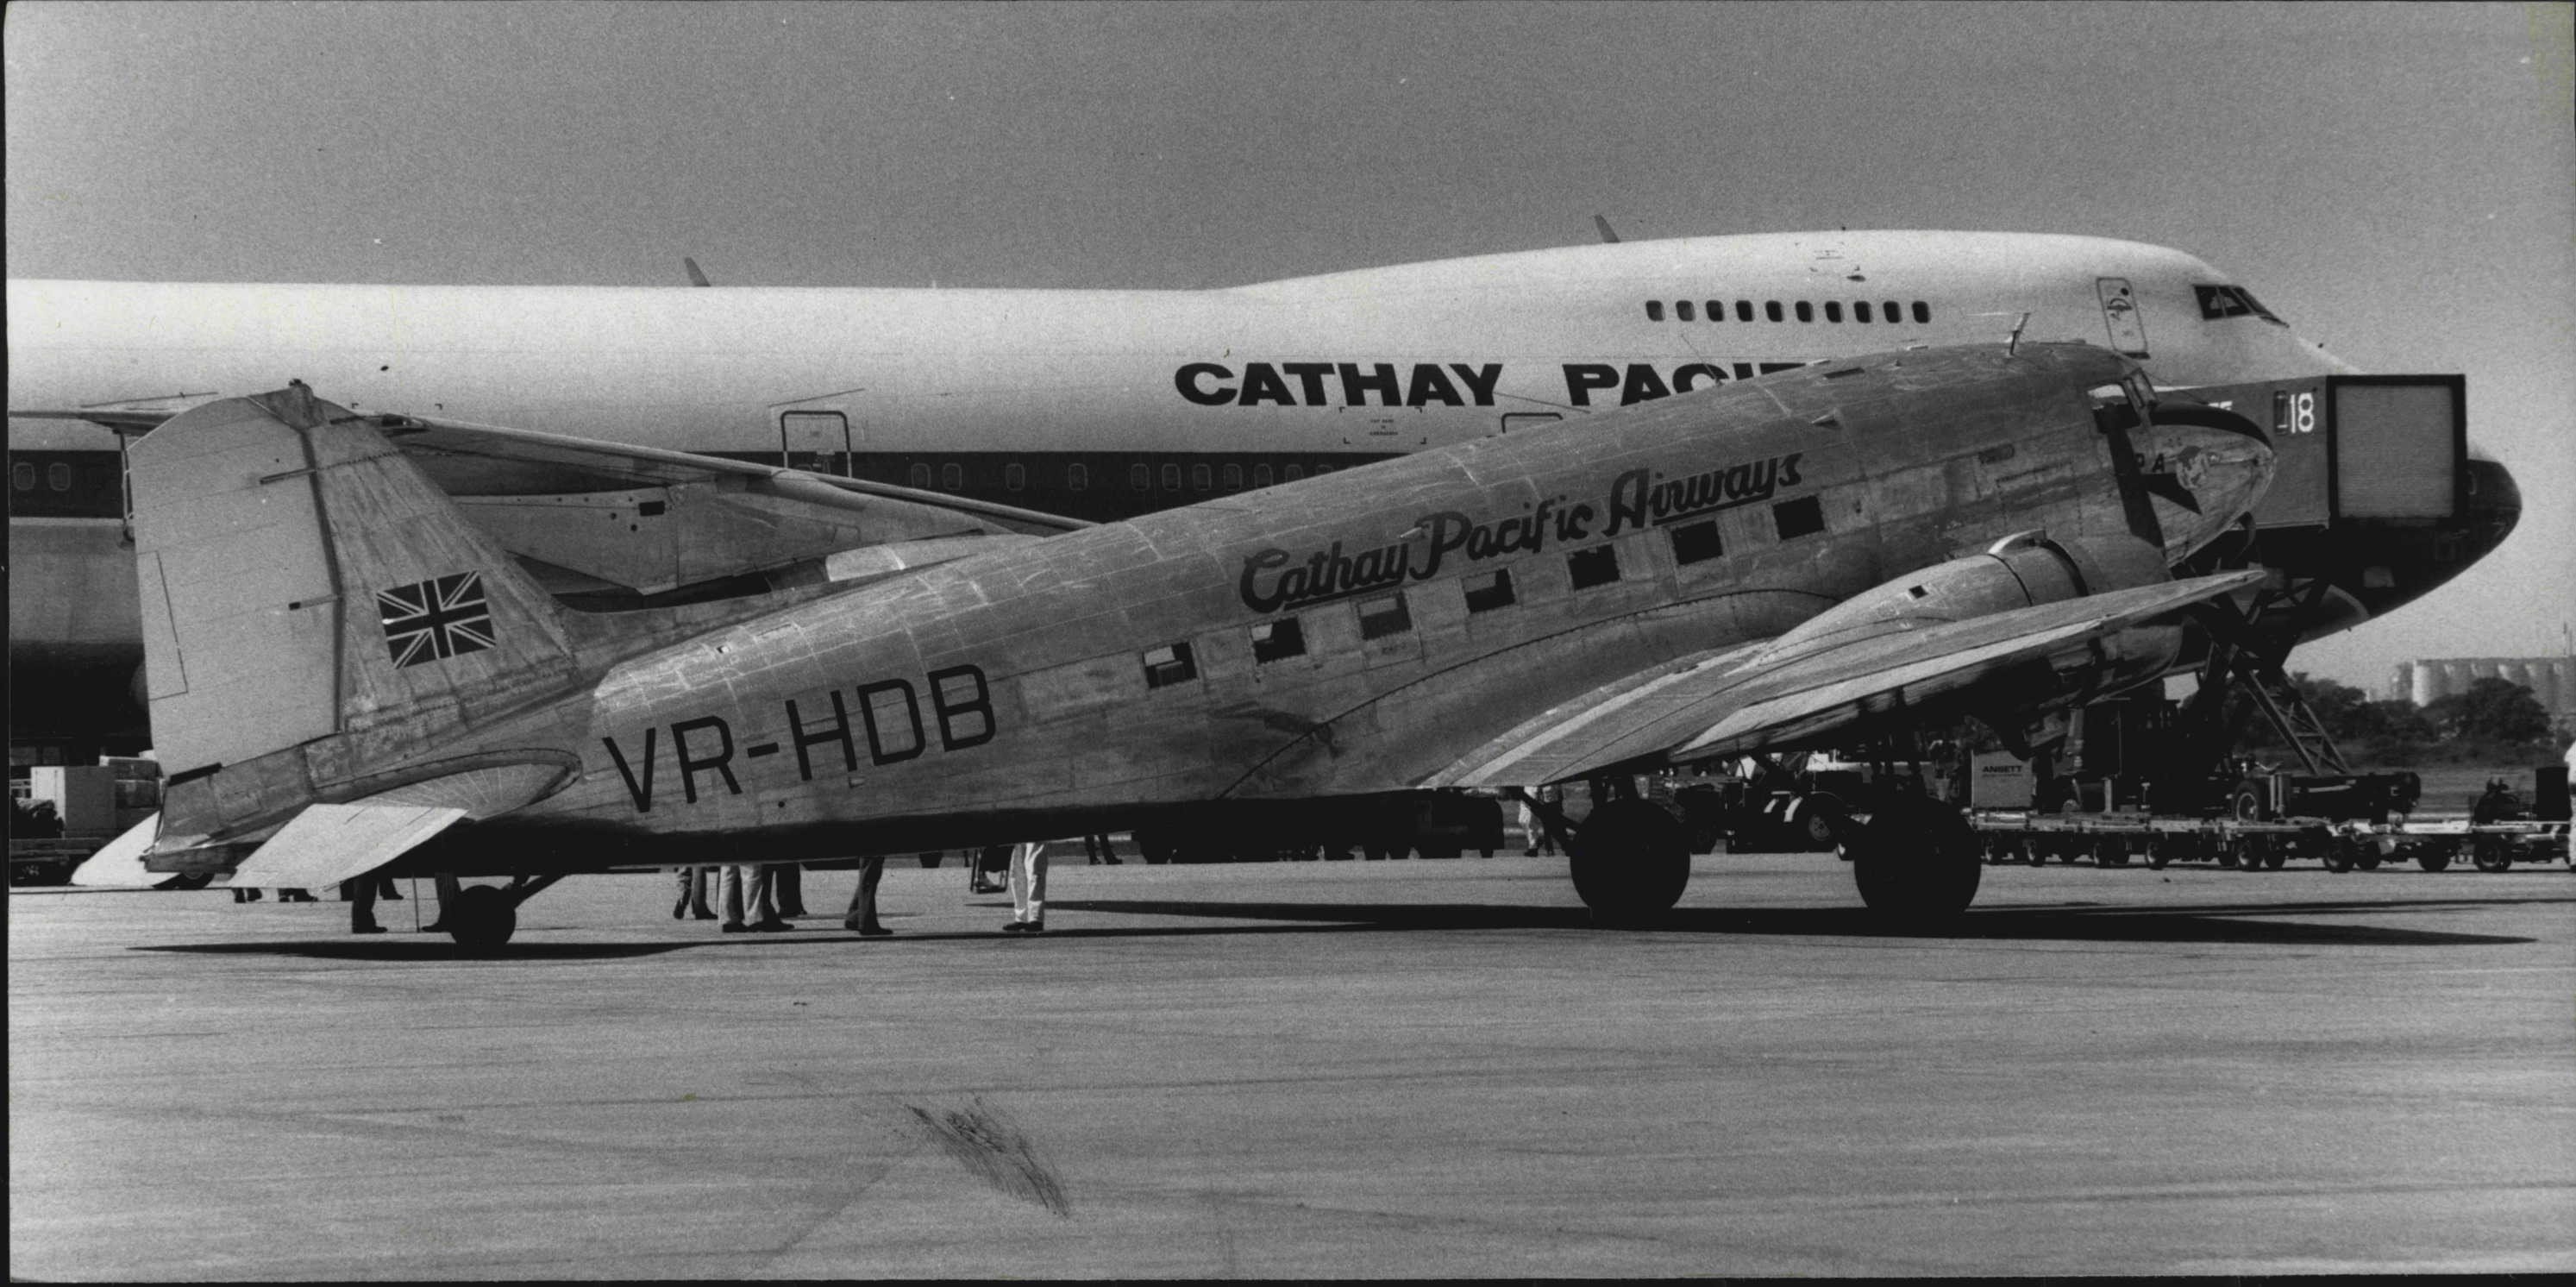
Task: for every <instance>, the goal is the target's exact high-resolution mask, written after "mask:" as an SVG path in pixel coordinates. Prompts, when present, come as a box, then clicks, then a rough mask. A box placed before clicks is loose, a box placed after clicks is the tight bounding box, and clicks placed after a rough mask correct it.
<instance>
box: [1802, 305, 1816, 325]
mask: <svg viewBox="0 0 2576 1287" xmlns="http://www.w3.org/2000/svg"><path fill="white" fill-rule="evenodd" d="M1798 320H1799V321H1801V322H1812V321H1814V320H1816V306H1815V305H1813V304H1810V303H1808V302H1807V301H1805V300H1803V299H1802V300H1799V301H1798Z"/></svg>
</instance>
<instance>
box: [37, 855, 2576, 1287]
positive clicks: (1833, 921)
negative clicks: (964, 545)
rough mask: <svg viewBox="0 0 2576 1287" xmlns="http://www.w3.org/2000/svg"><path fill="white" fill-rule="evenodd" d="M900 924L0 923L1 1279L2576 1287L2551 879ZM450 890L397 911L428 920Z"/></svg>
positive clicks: (2572, 889) (174, 906)
mask: <svg viewBox="0 0 2576 1287" xmlns="http://www.w3.org/2000/svg"><path fill="white" fill-rule="evenodd" d="M1080 864H1081V860H1080V858H1079V856H1076V857H1075V858H1074V859H1072V860H1071V861H1070V862H1068V861H1066V860H1064V859H1062V858H1059V859H1058V860H1057V862H1056V867H1055V871H1054V873H1053V877H1052V882H1051V883H1052V886H1053V888H1052V889H1051V890H1050V891H1049V892H1050V893H1052V894H1053V895H1054V896H1055V897H1054V900H1053V902H1052V903H1051V905H1050V907H1049V911H1048V917H1047V925H1048V930H1047V933H1046V934H1045V935H1044V936H1043V937H1042V938H1038V939H1034V940H1022V939H1018V938H1011V937H1004V936H1002V935H1000V934H998V933H996V932H995V931H997V930H998V929H999V927H1000V926H1001V924H1002V922H1003V920H1004V919H1005V918H1006V916H1007V908H1008V902H1009V900H1008V899H1007V898H1005V897H996V896H989V895H986V896H972V897H970V896H969V895H968V894H967V893H966V891H965V880H966V878H965V874H964V873H963V872H962V871H960V870H958V869H957V868H956V867H955V866H953V865H952V866H950V867H947V868H944V869H941V870H936V871H921V870H916V869H914V868H913V867H912V866H911V865H910V863H909V862H898V863H897V864H895V869H894V870H891V871H889V872H888V873H887V877H886V881H885V885H884V890H883V903H884V905H885V907H886V908H887V910H888V912H889V915H888V917H887V920H888V923H889V924H891V925H892V926H893V927H895V928H896V929H897V931H898V937H895V938H891V939H883V940H861V939H859V938H858V937H857V936H855V935H852V934H848V933H845V932H844V931H842V930H841V929H840V928H839V910H840V908H841V906H842V904H843V902H844V900H846V899H847V897H848V894H849V890H850V888H851V886H852V884H853V882H854V881H855V879H856V877H855V875H854V874H853V873H848V872H828V873H812V874H809V875H808V876H807V877H806V901H807V903H808V905H809V906H811V907H812V908H813V909H814V910H815V911H816V912H817V913H818V915H816V916H814V917H811V918H809V919H807V920H805V921H804V922H803V923H802V925H803V927H802V928H801V929H800V930H799V931H798V932H795V933H788V934H776V935H722V936H720V935H718V934H717V933H716V932H715V926H714V924H713V923H711V922H696V921H675V920H672V919H671V918H670V915H669V911H670V904H671V887H672V886H671V881H670V880H669V879H668V878H667V877H651V878H647V877H643V876H631V877H630V876H613V877H577V878H574V879H572V880H569V881H566V882H565V883H564V884H562V885H560V886H557V887H556V888H555V889H553V890H550V891H548V892H546V893H544V894H541V895H540V896H538V897H537V898H536V899H535V900H534V901H532V902H531V903H529V904H528V905H527V906H526V907H525V908H524V909H522V913H521V921H520V926H521V928H520V933H519V937H518V939H517V941H516V942H515V943H513V944H512V951H511V954H509V955H506V956H502V957H498V958H493V959H460V958H458V957H457V956H456V955H454V954H453V953H452V952H451V951H450V950H449V949H448V946H447V944H446V940H445V939H444V938H443V937H441V938H434V937H432V936H427V935H413V934H410V933H408V932H403V931H407V930H408V929H409V927H410V925H411V923H412V915H413V912H414V910H415V909H424V910H425V908H426V906H427V905H426V904H425V903H424V902H423V901H406V902H402V903H391V904H385V905H382V906H381V907H380V908H379V912H380V915H381V916H382V917H383V919H384V921H385V923H386V924H388V925H390V926H393V927H395V928H396V930H397V932H396V933H392V934H387V935H382V936H377V937H371V938H353V937H350V936H348V935H347V934H346V933H345V930H346V927H347V908H346V907H345V906H343V905H342V904H339V903H337V902H329V901H326V902H323V903H319V904H312V905H295V906H279V905H278V904H276V903H275V902H262V903H258V904H253V905H249V906H236V905H234V904H232V903H231V902H230V900H229V898H228V896H227V895H226V894H225V893H224V892H223V891H221V890H219V889H218V890H211V891H206V892H201V893H188V894H148V893H102V892H69V891H12V893H13V896H12V897H11V898H10V899H9V1094H10V1099H9V1131H10V1150H9V1154H10V1156H9V1162H10V1203H9V1235H10V1271H11V1275H12V1277H13V1278H16V1279H21V1280H28V1279H36V1280H106V1279H121V1280H141V1279H201V1280H202V1279H342V1278H350V1279H408V1278H473V1279H489V1278H757V1277H790V1278H797V1277H865V1276H879V1275H923V1276H960V1277H986V1276H1000V1277H1012V1276H1022V1277H1033V1276H1089V1277H1097V1276H1111V1275H1137V1276H1153V1277H1180V1276H1189V1277H1198V1276H1235V1275H1258V1276H1289V1277H1293V1276H1350V1275H1390V1276H1424V1275H1439V1276H1469V1275H1474V1276H1482V1275H1512V1276H1526V1275H1649V1274H1652V1275H1664V1274H1736V1275H1785V1274H1960V1275H1972V1274H1973V1275H1987V1274H2102V1273H2223V1274H2257V1273H2310V1272H2326V1271H2356V1270H2357V1271H2368V1272H2395V1271H2405V1272H2414V1271H2427V1270H2443V1271H2503V1270H2515V1271H2552V1270H2554V1271H2559V1272H2565V1271H2567V1270H2570V1269H2576V1024H2571V1014H2570V999H2571V997H2576V915H2571V904H2576V878H2571V877H2570V876H2569V875H2568V874H2567V873H2566V872H2565V871H2564V870H2562V869H2558V868H2547V869H2517V870H2516V871H2514V872H2512V873H2508V874H2502V875H2491V874H2485V873H2478V872H2474V871H2453V872H2447V873H2442V874H2438V875H2436V874H2428V873H2422V872H2417V871H2413V870H2411V869H2409V870H2393V871H2392V870H2382V871H2379V872H2375V873H2359V872H2356V873H2351V874H2346V875H2331V874H2328V873H2326V872H2323V871H2321V870H2318V869H2316V868H2315V867H2314V866H2313V865H2308V864H2301V865H2300V866H2296V867H2293V868H2291V869H2289V870H2285V871H2281V872H2265V873H2255V874H2245V873H2239V872H2235V871H2220V870H2214V869H2209V868H2206V867H2198V868H2176V869H2171V870H2167V871H2162V872H2156V871H2149V870H2146V869H2143V868H2124V869H2108V870H2096V869H2094V868H2092V867H2090V866H2082V867H2056V866H2052V867H2049V868H2045V869H2039V870H2033V869H2030V868H2024V867H1994V868H1988V869H1987V872H1986V886H1985V890H1984V892H1983V894H1982V895H1981V896H1980V897H1979V899H1978V904H1977V907H1976V909H1975V910H1974V911H1972V912H1971V913H1970V914H1969V915H1968V916H1967V917H1966V918H1965V919H1964V921H1963V922H1962V923H1961V924H1960V925H1959V926H1958V927H1956V929H1955V930H1952V931H1948V932H1944V933H1940V934H1926V935H1909V934H1893V933H1887V932H1883V931H1881V930H1879V929H1876V928H1874V927H1873V926H1872V925H1871V923H1870V922H1869V921H1868V920H1867V919H1866V918H1865V917H1864V916H1863V915H1862V914H1861V913H1860V912H1859V911H1858V900H1857V899H1856V897H1855V896H1854V895H1853V893H1852V891H1851V884H1850V879H1849V873H1848V870H1847V869H1846V868H1845V867H1844V866H1843V865H1842V864H1841V863H1838V862H1836V861H1835V860H1834V859H1833V858H1832V857H1831V856H1830V855H1761V856H1745V857H1723V856H1720V857H1705V858H1701V859H1699V860H1697V871H1696V874H1695V876H1694V878H1693V880H1692V884H1691V889H1690V893H1689V894H1688V895H1687V896H1686V898H1685V900H1684V903H1683V906H1682V907H1681V909H1679V911H1678V912H1677V913H1676V915H1675V916H1674V917H1673V919H1672V921H1671V923H1670V924H1669V925H1668V926H1665V927H1662V928H1657V929H1651V930H1599V929H1593V928H1590V927H1588V926H1587V924H1586V917H1585V915H1584V913H1583V912H1582V910H1581V908H1580V907H1579V906H1578V905H1577V904H1576V902H1575V899H1574V896H1573V894H1572V892H1571V890H1570V889H1569V888H1568V886H1567V884H1566V879H1565V875H1564V870H1563V866H1562V863H1561V862H1560V861H1558V860H1551V859H1544V858H1542V859H1523V858H1519V857H1509V858H1497V859H1490V860H1478V859H1474V858H1468V859H1462V860H1458V861H1452V862H1424V861H1411V862H1397V863H1364V862H1339V863H1305V864H1285V865H1281V864H1262V865H1249V866H1235V867H1187V868H1164V867H1145V866H1142V865H1139V864H1137V863H1135V862H1134V861H1133V860H1132V859H1131V860H1130V861H1129V863H1128V865H1125V866H1121V867H1116V868H1105V867H1104V868H1088V867H1084V866H1082V865H1080ZM419 892H420V893H421V894H424V895H425V894H427V893H428V889H427V885H426V883H424V884H423V885H422V886H421V888H420V891H419Z"/></svg>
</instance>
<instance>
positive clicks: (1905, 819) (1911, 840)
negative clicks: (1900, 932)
mask: <svg viewBox="0 0 2576 1287" xmlns="http://www.w3.org/2000/svg"><path fill="white" fill-rule="evenodd" d="M1844 852H1845V853H1846V854H1847V855H1848V856H1849V857H1850V858H1851V863H1852V880H1853V882H1854V883H1855V884H1857V885H1859V886H1860V900H1861V901H1862V902H1863V903H1866V904H1868V905H1869V910H1871V911H1872V912H1875V913H1877V914H1878V915H1880V916H1882V917H1885V918H1888V919H1890V920H1896V921H1902V922H1918V923H1919V922H1928V921H1937V920H1941V919H1943V918H1946V917H1951V916H1956V915H1958V914H1959V913H1961V912H1964V911H1966V910H1967V909H1968V904H1969V903H1971V902H1974V901H1976V897H1977V882H1978V880H1979V879H1980V878H1982V877H1983V876H1984V874H1985V868H1984V867H1983V866H1982V865H1980V864H1979V863H1978V862H1977V833H1976V831H1975V830H1974V829H1972V828H1970V827H1969V826H1968V823H1967V820H1966V819H1964V818H1962V817H1960V816H1959V815H1958V812H1957V811H1956V810H1952V809H1945V808H1943V807H1941V806H1940V805H1937V804H1933V803H1931V802H1929V801H1905V802H1900V803H1897V804H1894V805H1891V806H1889V807H1887V808H1884V809H1881V810H1879V811H1878V812H1877V813H1876V814H1873V815H1872V816H1871V817H1870V820H1869V825H1868V826H1865V827H1862V828H1861V829H1860V834H1859V835H1857V836H1854V837H1852V839H1851V840H1849V841H1848V842H1846V843H1845V845H1844Z"/></svg>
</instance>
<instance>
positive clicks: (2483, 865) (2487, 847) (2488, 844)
mask: <svg viewBox="0 0 2576 1287" xmlns="http://www.w3.org/2000/svg"><path fill="white" fill-rule="evenodd" d="M2471 854H2472V858H2471V861H2473V862H2475V863H2477V865H2478V870H2480V871H2511V870H2513V849H2512V848H2511V847H2510V846H2507V845H2504V844H2502V843H2499V842H2496V841H2485V842H2482V843H2480V844H2479V845H2477V846H2476V847H2475V848H2474V849H2473V850H2471Z"/></svg>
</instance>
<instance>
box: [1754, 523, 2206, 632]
mask: <svg viewBox="0 0 2576 1287" xmlns="http://www.w3.org/2000/svg"><path fill="white" fill-rule="evenodd" d="M2171 579H2172V574H2171V573H2170V572H2168V571H2167V570H2166V569H2165V562H2164V556H2163V554H2162V552H2161V551H2159V550H2157V549H2156V548H2154V547H2153V546H2150V545H2148V544H2147V543H2146V542H2144V541H2136V540H2128V539H2120V538H2113V539H2096V540H2079V541H2074V542H2068V543H2060V542H2057V541H2052V540H2050V539H2049V538H2048V536H2047V534H2046V533H2044V532H2017V533H2015V534H2013V535H2011V536H2007V537H2005V538H2004V539H2002V540H2000V541H1997V542H1995V543H1994V544H1993V545H1991V546H1988V547H1987V549H1986V552H1985V553H1983V554H1971V555H1969V556H1967V557H1966V558H1959V559H1952V560H1950V561H1949V562H1947V563H1940V564H1935V565H1933V566H1931V567H1928V568H1924V569H1921V570H1920V571H1916V572H1911V573H1908V574H1906V575H1905V576H1901V577H1898V578H1896V579H1895V580H1893V581H1889V582H1886V583H1884V584H1881V585H1878V586H1876V587H1873V588H1871V589H1868V590H1864V591H1862V592H1861V593H1859V594H1856V595H1853V596H1852V597H1851V598H1848V599H1845V600H1843V601H1842V602H1841V603H1838V604H1835V605H1834V606H1833V607H1830V608H1827V609H1826V610H1825V611H1824V612H1822V613H1820V614H1818V615H1817V616H1815V617H1814V618H1812V619H1810V620H1808V621H1807V622H1805V623H1803V624H1801V625H1800V626H1799V627H1798V628H1797V629H1795V630H1792V631H1790V632H1789V633H1787V634H1785V635H1782V636H1780V637H1779V638H1778V639H1776V640H1774V641H1772V644H1771V646H1770V647H1768V648H1765V649H1763V650H1762V654H1761V657H1760V660H1761V661H1764V662H1769V661H1776V660H1781V659H1785V658H1789V657H1793V656H1797V655H1800V654H1803V653H1810V652H1818V651H1822V650H1824V649H1827V648H1831V647H1834V646H1836V645H1837V644H1844V643H1851V642H1856V641H1858V640H1861V639H1868V638H1875V637H1878V636H1880V635H1885V634H1888V633H1890V632H1893V631H1904V630H1920V629H1923V628H1924V627H1926V626H1936V625H1944V624H1947V623H1949V622H1953V621H1965V620H1968V619H1969V618H1972V617H1982V616H1987V615H1990V614H1993V613H1997V612H2010V611H2012V610H2013V609H2016V608H2034V607H2038V606H2040V605H2042V604H2048V603H2058V602H2062V601H2064V600H2067V599H2073V598H2077V597H2079V596H2082V595H2087V594H2100V593H2102V592H2104V591H2108V590H2125V589H2128V588H2130V587H2132V586H2140V585H2154V584H2157V583H2159V582H2163V581H2169V580H2171ZM2179 646H2180V645H2179V636H2177V642H2176V647H2179Z"/></svg>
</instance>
